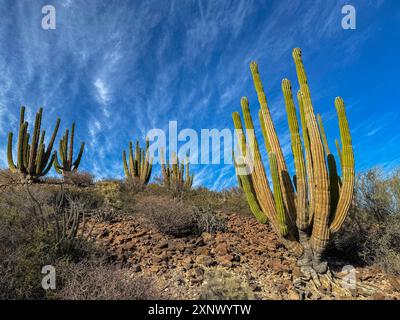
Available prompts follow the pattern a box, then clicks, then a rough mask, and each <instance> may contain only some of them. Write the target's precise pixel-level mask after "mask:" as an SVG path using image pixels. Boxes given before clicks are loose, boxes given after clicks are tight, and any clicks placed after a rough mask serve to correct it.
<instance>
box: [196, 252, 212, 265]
mask: <svg viewBox="0 0 400 320" xmlns="http://www.w3.org/2000/svg"><path fill="white" fill-rule="evenodd" d="M196 263H197V264H200V265H204V266H206V267H209V266H211V265H212V264H213V263H214V261H213V259H212V258H211V257H209V256H205V255H200V256H197V257H196Z"/></svg>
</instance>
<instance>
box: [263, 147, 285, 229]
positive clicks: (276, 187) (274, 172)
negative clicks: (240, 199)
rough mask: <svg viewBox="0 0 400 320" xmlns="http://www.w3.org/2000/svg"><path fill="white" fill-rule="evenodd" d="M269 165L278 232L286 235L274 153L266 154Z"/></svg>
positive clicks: (283, 209)
mask: <svg viewBox="0 0 400 320" xmlns="http://www.w3.org/2000/svg"><path fill="white" fill-rule="evenodd" d="M268 160H269V165H270V168H271V177H272V185H273V188H274V198H275V205H276V213H277V215H278V221H279V232H280V233H281V236H283V237H284V236H286V235H287V233H288V227H287V225H286V216H285V208H284V204H283V198H282V190H281V183H280V179H279V172H278V170H279V169H278V162H277V160H276V155H275V153H272V152H271V153H269V154H268Z"/></svg>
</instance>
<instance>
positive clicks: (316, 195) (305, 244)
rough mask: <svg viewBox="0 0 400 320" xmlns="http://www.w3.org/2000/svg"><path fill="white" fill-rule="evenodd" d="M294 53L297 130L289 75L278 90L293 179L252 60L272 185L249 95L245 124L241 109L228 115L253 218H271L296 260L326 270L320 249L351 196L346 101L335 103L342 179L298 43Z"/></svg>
mask: <svg viewBox="0 0 400 320" xmlns="http://www.w3.org/2000/svg"><path fill="white" fill-rule="evenodd" d="M293 58H294V62H295V65H296V71H297V77H298V82H299V86H300V90H299V92H298V94H297V99H298V103H299V114H300V120H301V121H300V123H301V129H302V130H301V133H300V126H299V121H298V117H297V112H296V107H295V104H294V101H293V95H292V88H291V84H290V81H289V80H287V79H284V80H283V81H282V91H283V96H284V101H285V106H286V113H287V118H288V124H289V130H290V138H291V144H292V153H293V158H294V169H295V172H296V174H295V176H294V179H293V180H292V179H291V178H290V175H289V172H288V167H287V164H286V161H285V159H284V156H283V152H282V148H281V145H280V143H279V139H278V136H277V133H276V130H275V127H274V123H273V121H272V117H271V113H270V111H269V107H268V104H267V99H266V96H265V93H264V89H263V86H262V83H261V79H260V75H259V72H258V66H257V64H256V63H255V62H252V63H251V65H250V69H251V73H252V76H253V81H254V86H255V89H256V92H257V96H258V100H259V104H260V110H259V113H258V115H259V119H260V124H261V130H262V135H263V138H264V142H265V147H266V150H267V153H268V161H269V167H270V174H271V177H272V190H271V187H270V184H269V182H268V178H267V174H266V172H265V168H264V164H263V162H262V159H261V154H260V151H259V146H258V142H257V139H256V136H255V133H254V125H253V121H252V117H251V114H250V110H249V105H248V100H247V98H242V100H241V105H242V112H243V119H244V123H245V129H246V130H244V129H243V127H242V121H241V119H240V115H239V113H237V112H234V113H233V114H232V117H233V122H234V126H235V129H236V134H237V137H238V142H239V148H238V149H239V153H240V154H239V155H237V157H238V156H240V157H241V158H242V160H244V161H243V162H244V166H245V167H246V169H247V172H248V173H246V171H244V170H241V171H239V170H238V164H237V163H236V161H235V168H236V171H237V172H238V174H239V178H240V182H241V184H242V186H243V189H244V192H245V194H246V198H247V201H248V203H249V206H250V208H251V209H252V212H253V213H254V215H255V216H256V218H257V219H258V220H259V221H261V222H265V221H267V220H268V221H270V222H271V224H272V226H273V228H274V229H275V230H276V232H277V233H278V234H279V235H280V237H281V239H282V241H283V243H284V245H285V246H287V247H288V249H289V250H291V251H292V252H293V253H294V254H295V255H297V257H298V264H299V265H300V266H305V267H311V268H312V269H313V270H315V271H317V272H319V273H324V272H325V271H326V270H327V263H326V262H325V261H323V260H322V258H321V257H322V254H323V253H324V251H325V249H326V247H327V244H328V241H329V240H330V237H331V235H332V234H333V233H335V232H337V231H338V230H339V229H340V227H341V226H342V224H343V222H344V220H345V218H346V215H347V212H348V210H349V207H350V203H351V200H352V197H353V189H354V155H353V148H352V144H351V136H350V131H349V126H348V123H347V117H346V113H345V107H344V102H343V100H342V98H340V97H338V98H336V99H335V107H336V111H337V114H338V119H339V127H340V138H341V144H342V147H340V144H339V142H338V141H336V142H335V144H336V147H337V150H338V153H339V159H340V165H341V171H342V180H341V179H340V178H339V176H338V170H337V165H336V161H335V157H334V156H333V154H332V153H331V151H330V149H329V146H328V141H327V138H326V134H325V130H324V127H323V125H322V119H321V117H320V116H318V117H316V115H315V113H314V107H313V104H312V102H311V96H310V90H309V87H308V83H307V77H306V74H305V70H304V66H303V62H302V59H301V51H300V49H298V48H296V49H294V50H293ZM245 131H246V133H247V134H246V135H245V133H244V132H245ZM243 172H244V173H243ZM263 216H265V218H262V217H263ZM260 217H261V218H260Z"/></svg>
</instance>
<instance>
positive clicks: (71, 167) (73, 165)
mask: <svg viewBox="0 0 400 320" xmlns="http://www.w3.org/2000/svg"><path fill="white" fill-rule="evenodd" d="M74 136H75V123H73V124H72V128H71V136H70V139H69V148H68V137H69V130H68V129H67V130H66V131H65V134H64V135H63V137H62V139H61V140H60V145H59V153H60V161H61V162H60V161H58V156H57V151H54V169H55V170H56V171H57V173H59V174H62V175H63V176H65V175H68V174H70V173H71V172H76V171H77V170H78V167H79V164H80V162H81V159H82V155H83V150H84V149H85V143H84V142H82V144H81V148H80V149H79V153H78V156H77V158H76V160H75V161H73V160H72V157H73V154H74Z"/></svg>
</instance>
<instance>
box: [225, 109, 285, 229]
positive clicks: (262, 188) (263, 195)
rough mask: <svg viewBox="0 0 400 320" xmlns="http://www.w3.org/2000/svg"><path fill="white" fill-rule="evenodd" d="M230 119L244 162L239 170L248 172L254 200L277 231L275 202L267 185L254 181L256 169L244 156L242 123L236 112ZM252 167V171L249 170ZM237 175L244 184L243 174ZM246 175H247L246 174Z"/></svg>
mask: <svg viewBox="0 0 400 320" xmlns="http://www.w3.org/2000/svg"><path fill="white" fill-rule="evenodd" d="M232 119H233V124H234V127H235V132H236V135H237V140H238V146H239V157H240V158H241V159H243V160H244V163H245V164H246V166H243V167H242V168H240V167H239V166H238V168H239V169H240V171H242V170H246V171H250V175H249V179H250V183H251V184H252V186H253V188H254V193H255V195H254V196H255V198H256V199H257V201H258V203H259V206H260V208H261V210H262V212H264V214H265V215H266V216H267V218H268V219H269V220H270V221H271V223H272V225H273V227H274V229H275V230H277V231H279V224H278V220H277V216H276V207H275V201H274V198H273V195H272V191H271V189H270V187H269V184H265V185H262V184H261V179H259V180H256V179H254V177H255V175H254V172H255V171H256V169H255V168H254V167H253V164H252V163H251V159H250V160H249V159H248V155H247V154H246V152H247V143H246V137H245V135H244V132H243V127H242V121H241V119H240V115H239V113H238V112H233V113H232ZM252 167H253V169H252V170H249V169H251V168H252ZM240 171H239V175H240V177H241V181H242V183H246V181H244V180H242V176H243V175H246V174H245V173H244V172H240ZM247 174H248V173H247Z"/></svg>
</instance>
